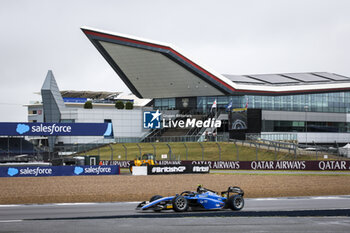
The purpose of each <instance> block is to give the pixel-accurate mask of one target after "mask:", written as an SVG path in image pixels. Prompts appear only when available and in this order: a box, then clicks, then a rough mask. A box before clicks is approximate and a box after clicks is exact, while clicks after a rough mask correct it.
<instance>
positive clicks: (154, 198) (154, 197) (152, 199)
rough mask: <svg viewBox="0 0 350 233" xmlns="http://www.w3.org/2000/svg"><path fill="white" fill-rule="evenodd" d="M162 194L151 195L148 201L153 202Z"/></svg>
mask: <svg viewBox="0 0 350 233" xmlns="http://www.w3.org/2000/svg"><path fill="white" fill-rule="evenodd" d="M162 197H163V196H160V195H155V196H153V197H151V199H150V200H149V202H153V201H155V200H158V199H161V198H162Z"/></svg>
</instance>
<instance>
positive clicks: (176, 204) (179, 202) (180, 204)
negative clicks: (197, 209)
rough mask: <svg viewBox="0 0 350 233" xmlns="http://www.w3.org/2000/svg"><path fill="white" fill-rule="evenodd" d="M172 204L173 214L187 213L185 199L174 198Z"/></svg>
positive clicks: (181, 197) (180, 197)
mask: <svg viewBox="0 0 350 233" xmlns="http://www.w3.org/2000/svg"><path fill="white" fill-rule="evenodd" d="M172 204H173V209H174V211H175V212H184V211H187V209H188V206H189V205H188V201H187V199H186V198H184V197H183V196H181V195H179V196H176V197H174V199H173V201H172Z"/></svg>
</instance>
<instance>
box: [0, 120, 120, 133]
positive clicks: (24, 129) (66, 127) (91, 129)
mask: <svg viewBox="0 0 350 233" xmlns="http://www.w3.org/2000/svg"><path fill="white" fill-rule="evenodd" d="M0 135H4V136H112V135H113V130H112V123H0Z"/></svg>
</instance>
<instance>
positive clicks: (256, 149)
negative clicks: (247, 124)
mask: <svg viewBox="0 0 350 233" xmlns="http://www.w3.org/2000/svg"><path fill="white" fill-rule="evenodd" d="M254 145H255V157H256V161H258V160H259V159H258V145H257V144H256V143H254Z"/></svg>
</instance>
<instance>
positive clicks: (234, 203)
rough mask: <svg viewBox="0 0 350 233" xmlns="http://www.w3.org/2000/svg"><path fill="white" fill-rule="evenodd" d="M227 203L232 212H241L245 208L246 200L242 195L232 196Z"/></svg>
mask: <svg viewBox="0 0 350 233" xmlns="http://www.w3.org/2000/svg"><path fill="white" fill-rule="evenodd" d="M227 203H228V206H229V207H230V209H231V210H241V209H242V208H243V207H244V199H243V197H242V196H241V195H234V196H231V197H230V198H229V199H228V200H227Z"/></svg>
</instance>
